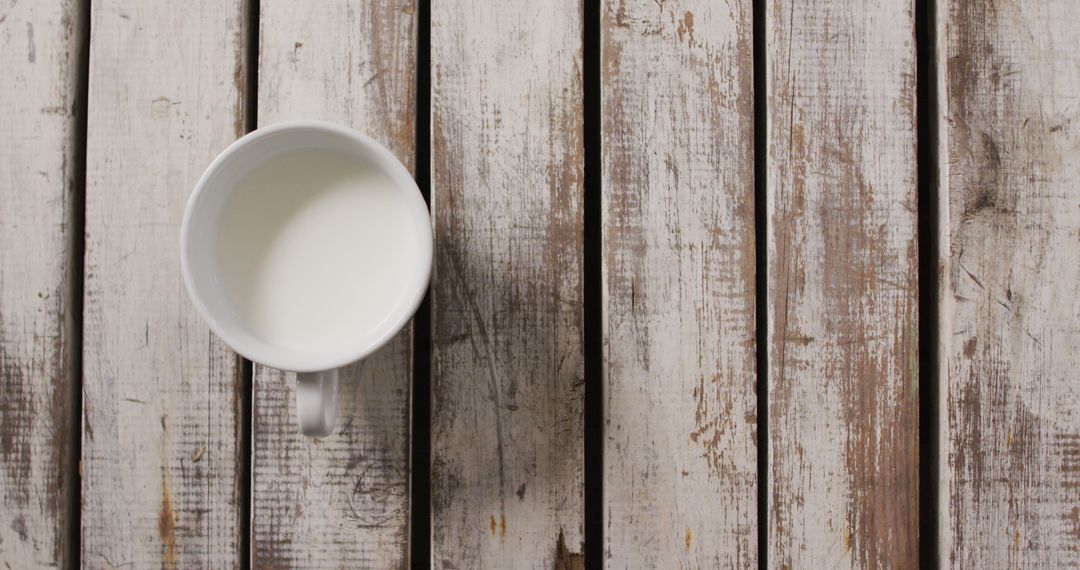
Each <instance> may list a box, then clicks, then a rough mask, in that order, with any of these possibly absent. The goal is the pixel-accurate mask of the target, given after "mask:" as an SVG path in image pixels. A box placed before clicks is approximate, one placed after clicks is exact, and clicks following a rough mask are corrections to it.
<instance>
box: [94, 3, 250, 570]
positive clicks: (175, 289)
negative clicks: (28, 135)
mask: <svg viewBox="0 0 1080 570" xmlns="http://www.w3.org/2000/svg"><path fill="white" fill-rule="evenodd" d="M244 15H245V10H244V6H243V2H241V1H240V0H230V1H225V2H223V1H221V0H196V1H192V2H183V3H168V2H158V3H147V2H141V1H137V0H102V1H95V2H94V6H93V11H92V21H91V26H92V29H93V37H92V40H91V54H90V93H89V116H88V126H87V129H88V139H87V173H86V265H85V273H86V277H85V295H86V296H85V311H84V321H83V338H84V345H83V348H84V350H83V369H84V386H83V398H84V401H83V403H84V406H83V486H82V506H83V512H82V564H83V565H85V566H86V567H89V568H112V567H133V568H156V567H161V568H206V567H214V568H230V567H236V566H238V565H239V561H240V549H239V546H240V544H241V543H242V542H241V537H240V536H239V532H240V529H241V528H243V527H242V525H241V524H240V520H239V513H240V510H239V504H240V501H242V500H243V495H242V492H243V491H242V490H243V489H246V482H243V481H240V480H239V478H238V477H237V475H238V472H239V470H238V463H239V461H240V459H241V454H242V453H244V452H245V450H243V449H241V448H240V446H239V444H238V441H239V439H240V437H241V430H242V429H244V427H245V426H242V425H239V418H240V417H242V414H241V413H240V410H239V406H240V403H241V401H242V399H241V398H240V390H241V389H243V387H244V385H245V383H244V382H243V381H242V379H241V377H240V374H241V370H242V369H241V367H240V366H239V359H238V358H237V357H236V356H235V355H234V354H233V353H232V352H231V351H229V350H228V349H227V348H226V347H225V345H224V344H223V343H221V341H219V340H217V339H216V338H215V337H214V336H213V335H211V334H210V330H209V328H208V327H207V326H206V325H205V324H204V323H203V321H202V319H201V318H200V317H199V315H198V313H197V312H196V310H195V308H194V306H192V305H191V303H190V302H189V300H188V297H187V294H186V292H185V290H184V286H183V283H182V279H181V275H180V260H179V235H180V220H181V218H182V215H183V211H184V206H185V204H186V202H187V199H188V196H189V195H190V193H191V190H192V188H193V187H194V186H195V182H196V180H197V179H198V177H199V175H200V174H201V173H202V172H203V170H204V169H205V167H206V166H207V165H208V164H209V163H210V160H211V159H212V158H213V157H214V156H215V155H216V154H217V153H218V152H220V151H221V150H223V149H224V148H225V147H226V146H227V145H228V144H229V143H230V142H232V141H233V140H234V139H235V138H236V137H237V136H239V135H241V134H243V125H244V117H243V112H242V110H243V99H242V91H243V87H244V86H243V78H244V57H243V51H244V50H243V47H244V43H245V38H246V30H245V28H244Z"/></svg>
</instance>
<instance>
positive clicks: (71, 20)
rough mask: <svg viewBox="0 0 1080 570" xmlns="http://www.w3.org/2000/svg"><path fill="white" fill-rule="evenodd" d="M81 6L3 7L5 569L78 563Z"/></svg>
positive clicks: (1, 503)
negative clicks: (73, 535)
mask: <svg viewBox="0 0 1080 570" xmlns="http://www.w3.org/2000/svg"><path fill="white" fill-rule="evenodd" d="M79 18H80V10H79V5H78V3H77V2H75V1H74V0H70V1H65V2H51V3H38V2H23V3H22V4H13V5H11V6H7V7H6V8H5V9H4V11H3V13H2V14H0V69H3V70H4V81H3V82H2V83H0V141H3V142H2V143H0V144H2V150H0V564H2V565H4V567H6V568H44V567H68V566H69V565H71V564H72V563H73V560H74V557H73V556H72V553H71V548H70V545H69V541H68V537H69V532H70V529H69V526H70V524H71V522H72V521H71V516H70V515H71V512H70V506H71V504H72V503H71V500H72V494H73V492H74V489H75V485H77V484H78V482H77V480H76V478H75V465H74V460H75V459H74V445H75V443H76V442H77V441H78V440H77V439H76V438H77V437H78V431H77V430H78V427H77V423H76V419H77V418H78V412H77V411H76V410H74V409H73V405H74V402H75V396H76V393H75V390H77V384H76V374H77V372H76V371H75V368H74V356H75V355H76V351H77V350H78V347H77V345H76V344H75V342H77V335H76V332H77V329H76V327H77V322H76V318H75V317H76V316H75V315H74V314H73V313H72V308H73V306H76V305H75V300H74V299H73V298H72V292H73V290H77V289H75V285H76V283H75V281H74V280H75V279H77V278H78V277H77V275H76V274H75V272H74V269H75V265H74V253H75V252H74V248H73V246H74V244H75V238H76V236H75V235H74V231H75V230H76V229H77V228H78V227H79V225H78V223H77V220H76V219H75V216H76V215H78V214H77V212H78V209H77V207H76V204H77V202H78V197H77V191H78V185H77V182H76V180H75V176H76V164H77V156H76V151H75V148H76V144H77V143H78V141H77V140H76V136H77V123H78V119H77V117H76V111H75V109H76V105H75V102H76V98H77V97H78V96H79V85H78V80H77V78H78V73H79V52H80V50H81V49H82V42H83V41H85V38H84V37H83V36H82V33H81V30H80V25H79Z"/></svg>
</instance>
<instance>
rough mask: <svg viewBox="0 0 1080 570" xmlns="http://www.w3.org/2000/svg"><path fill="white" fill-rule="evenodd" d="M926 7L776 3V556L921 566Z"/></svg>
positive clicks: (772, 420)
mask: <svg viewBox="0 0 1080 570" xmlns="http://www.w3.org/2000/svg"><path fill="white" fill-rule="evenodd" d="M913 12H914V3H913V2H910V1H908V2H894V1H884V0H878V1H872V2H864V3H848V2H830V1H816V2H809V3H797V2H794V3H793V2H781V1H773V2H770V3H769V6H768V12H767V13H766V30H765V31H766V42H767V46H766V60H767V71H766V82H767V86H766V87H767V106H768V113H769V125H768V133H767V134H768V156H767V158H768V175H767V180H768V182H767V188H768V191H767V196H766V202H767V216H768V220H767V240H768V243H767V247H768V259H769V266H768V293H767V301H768V303H769V305H768V337H769V347H768V358H769V367H768V374H769V376H768V378H769V434H768V437H769V485H770V489H769V505H768V520H769V529H768V560H769V564H770V566H775V567H779V568H786V567H791V568H803V567H807V568H816V567H830V568H832V567H843V568H876V567H888V568H914V567H916V566H917V557H918V516H919V508H918V461H919V458H918V433H919V432H918V385H917V383H918V307H917V290H918V282H917V281H918V277H917V258H918V254H917V250H918V248H917V240H916V212H917V199H918V196H917V164H916V153H915V146H916V145H915V143H916V138H915V88H916V87H915V39H914V14H913Z"/></svg>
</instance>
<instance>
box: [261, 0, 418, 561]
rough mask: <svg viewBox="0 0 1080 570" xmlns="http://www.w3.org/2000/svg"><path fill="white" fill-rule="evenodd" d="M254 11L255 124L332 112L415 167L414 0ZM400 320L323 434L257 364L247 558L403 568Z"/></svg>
mask: <svg viewBox="0 0 1080 570" xmlns="http://www.w3.org/2000/svg"><path fill="white" fill-rule="evenodd" d="M260 12H261V13H260V19H259V22H260V28H261V31H260V35H261V39H260V45H261V49H260V55H261V57H260V65H259V100H258V104H259V122H260V124H262V125H267V124H271V123H274V122H278V121H283V120H290V119H325V120H330V121H335V122H338V123H341V124H344V125H348V126H351V127H353V128H356V129H358V130H360V131H363V132H365V133H367V134H368V135H370V136H371V137H373V138H375V139H376V140H378V141H380V142H382V143H383V144H384V145H386V146H387V147H388V148H389V149H390V150H391V151H393V152H394V154H395V155H396V156H397V157H398V159H399V160H401V161H402V162H403V163H404V164H405V165H406V166H411V165H412V163H413V156H414V154H413V151H414V140H415V139H414V128H413V122H414V121H413V116H414V110H415V93H416V88H415V77H416V75H415V73H416V71H415V70H416V16H415V12H416V10H415V4H414V2H413V1H412V0H378V1H363V2H359V1H355V0H336V1H334V2H324V3H320V4H319V8H318V9H317V10H313V9H312V7H311V6H308V5H304V4H302V3H296V2H290V1H285V0H262V2H261V4H260ZM409 331H410V329H406V330H405V331H403V332H402V333H401V334H399V335H398V336H397V337H396V338H395V339H394V340H392V341H391V342H390V344H388V345H387V346H385V347H384V348H383V349H382V350H380V351H379V352H377V353H376V354H374V355H372V356H370V357H368V358H367V359H365V360H364V361H363V362H362V363H360V364H357V365H354V366H351V367H349V368H348V369H346V370H345V371H343V373H342V377H341V393H340V402H339V412H338V414H339V415H338V425H337V429H336V431H335V433H334V434H333V435H331V436H330V437H327V438H324V439H311V438H307V437H304V436H303V435H302V434H301V433H300V431H299V428H298V425H297V423H296V408H295V406H296V404H295V394H294V392H295V387H296V379H295V375H294V374H286V373H283V372H280V371H276V370H272V369H268V368H264V367H261V366H256V367H255V402H254V406H255V411H254V435H253V441H254V465H253V506H252V510H253V523H252V524H253V537H254V539H253V558H252V560H253V565H254V566H255V567H267V568H345V567H349V568H380V569H381V568H406V567H408V529H409V417H410V416H409V401H410V398H409V395H410V391H409V386H410V382H411V378H412V366H411V356H412V350H411V338H412V336H411V334H410V332H409Z"/></svg>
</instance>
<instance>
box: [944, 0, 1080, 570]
mask: <svg viewBox="0 0 1080 570" xmlns="http://www.w3.org/2000/svg"><path fill="white" fill-rule="evenodd" d="M939 14H940V16H939V18H940V24H939V26H941V27H940V32H939V36H938V37H939V46H940V48H939V49H940V50H941V51H940V55H941V59H940V62H939V65H940V68H939V73H940V77H941V81H942V83H941V85H942V90H941V95H942V99H941V104H940V107H939V110H940V112H941V117H940V131H941V145H940V149H941V151H940V152H941V155H940V156H941V165H942V169H941V180H942V181H943V185H942V189H941V193H940V196H941V212H942V215H941V218H942V221H943V226H942V235H941V259H940V263H941V269H942V270H941V279H942V283H941V289H940V294H941V312H940V315H941V340H942V344H941V350H942V353H941V358H940V366H941V386H942V394H941V398H940V404H941V406H942V407H941V419H942V438H941V442H942V443H941V454H942V455H941V463H940V465H941V469H940V472H941V482H940V495H939V497H940V501H941V504H940V511H939V512H940V519H939V528H940V532H941V548H940V556H941V560H940V562H941V565H942V567H948V568H990V567H997V568H1036V567H1039V568H1070V567H1077V566H1080V376H1078V373H1077V370H1080V296H1078V295H1077V283H1080V191H1078V190H1077V187H1078V184H1080V130H1078V129H1080V122H1078V121H1077V113H1078V112H1080V74H1078V72H1080V52H1077V49H1076V48H1077V46H1078V45H1080V5H1078V4H1076V3H1075V2H1071V1H1068V0H1053V1H1046V2H1018V3H1011V2H1009V3H1005V2H1001V3H977V2H976V3H965V2H947V3H945V5H944V6H942V7H940V8H939Z"/></svg>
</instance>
